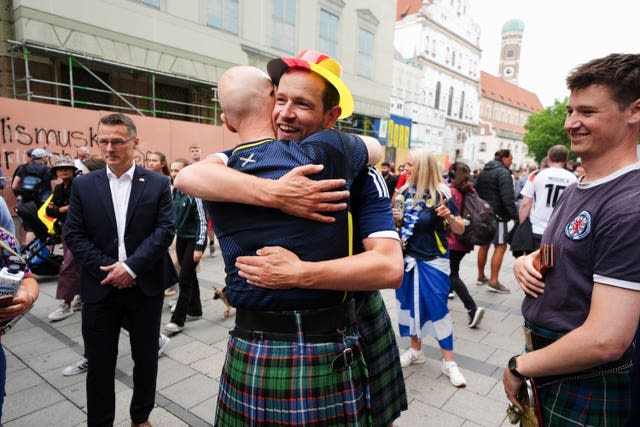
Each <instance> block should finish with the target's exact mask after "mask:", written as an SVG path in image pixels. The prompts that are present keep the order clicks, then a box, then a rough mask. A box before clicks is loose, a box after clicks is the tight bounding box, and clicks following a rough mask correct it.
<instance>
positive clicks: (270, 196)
mask: <svg viewBox="0 0 640 427" xmlns="http://www.w3.org/2000/svg"><path fill="white" fill-rule="evenodd" d="M323 168H324V166H322V165H305V166H299V167H297V168H294V169H292V170H291V172H289V173H287V174H286V175H284V176H283V177H281V178H280V179H278V180H272V179H265V178H258V177H256V176H253V175H248V174H245V173H242V172H239V171H237V170H235V169H232V168H229V167H227V166H226V165H224V163H223V162H222V160H221V159H220V158H218V157H216V156H210V157H208V158H207V159H205V160H202V161H200V162H198V163H196V164H193V165H189V166H187V167H185V168H184V169H182V170H181V171H180V173H178V176H177V177H176V179H175V182H174V185H175V187H176V188H177V189H178V190H180V191H182V192H183V193H186V194H190V195H192V196H195V197H200V198H201V199H203V200H211V201H217V202H236V203H244V204H248V205H255V206H265V207H271V208H274V209H279V210H281V211H283V212H286V213H288V214H290V215H294V216H298V217H301V218H307V219H311V220H314V221H320V222H326V223H330V222H334V221H335V218H333V217H331V216H326V215H322V214H320V213H319V212H336V211H342V210H344V209H346V207H347V205H346V203H336V202H337V201H340V200H344V199H346V198H348V197H349V192H348V191H332V190H334V189H335V188H340V187H342V186H344V185H345V180H344V179H327V180H320V181H314V180H312V179H309V178H307V177H306V175H312V174H315V173H318V172H320V171H321V170H322V169H323Z"/></svg>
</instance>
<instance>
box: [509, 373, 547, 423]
mask: <svg viewBox="0 0 640 427" xmlns="http://www.w3.org/2000/svg"><path fill="white" fill-rule="evenodd" d="M516 398H517V399H518V402H520V405H522V408H524V411H523V412H521V411H520V410H519V409H518V408H516V407H515V406H513V405H509V407H508V408H507V417H508V418H509V422H510V423H511V424H518V423H520V425H521V426H522V427H542V425H541V424H540V423H539V422H538V415H537V414H536V404H535V401H534V393H533V388H532V385H531V383H530V382H529V381H525V382H523V383H522V386H521V387H520V390H519V391H518V394H517V395H516Z"/></svg>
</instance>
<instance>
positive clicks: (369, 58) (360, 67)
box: [356, 28, 373, 79]
mask: <svg viewBox="0 0 640 427" xmlns="http://www.w3.org/2000/svg"><path fill="white" fill-rule="evenodd" d="M356 69H357V73H358V75H359V76H362V77H366V78H368V79H370V78H371V76H372V70H373V34H371V33H370V32H369V31H367V30H363V29H362V28H360V29H359V30H358V58H357V59H356Z"/></svg>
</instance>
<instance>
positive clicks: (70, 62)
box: [67, 56, 76, 108]
mask: <svg viewBox="0 0 640 427" xmlns="http://www.w3.org/2000/svg"><path fill="white" fill-rule="evenodd" d="M67 64H68V66H69V101H70V103H71V108H74V107H75V106H76V97H75V94H74V89H73V58H72V57H71V56H68V57H67Z"/></svg>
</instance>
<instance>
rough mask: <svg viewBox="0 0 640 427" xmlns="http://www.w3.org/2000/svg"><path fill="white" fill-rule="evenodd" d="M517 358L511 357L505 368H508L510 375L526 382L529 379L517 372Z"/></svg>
mask: <svg viewBox="0 0 640 427" xmlns="http://www.w3.org/2000/svg"><path fill="white" fill-rule="evenodd" d="M518 356H519V355H517V356H513V357H512V358H511V359H509V363H508V364H507V366H508V367H509V371H511V373H512V374H513V375H514V376H516V377H518V378H520V379H521V380H523V381H526V380H528V379H529V377H525V376H524V375H522V374H521V373H520V372H518Z"/></svg>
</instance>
